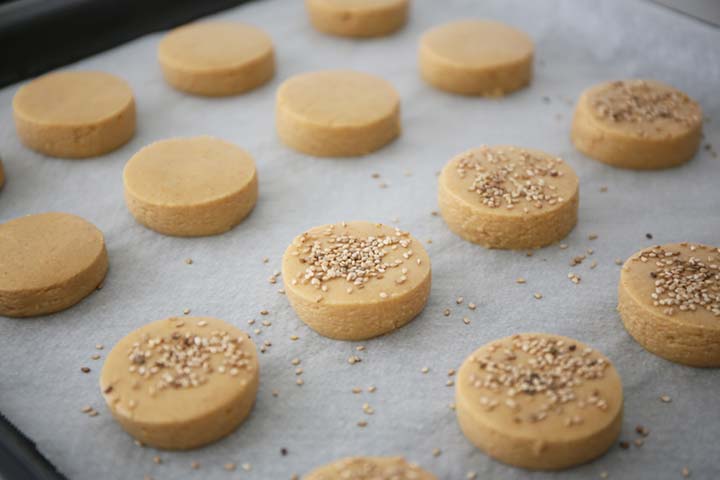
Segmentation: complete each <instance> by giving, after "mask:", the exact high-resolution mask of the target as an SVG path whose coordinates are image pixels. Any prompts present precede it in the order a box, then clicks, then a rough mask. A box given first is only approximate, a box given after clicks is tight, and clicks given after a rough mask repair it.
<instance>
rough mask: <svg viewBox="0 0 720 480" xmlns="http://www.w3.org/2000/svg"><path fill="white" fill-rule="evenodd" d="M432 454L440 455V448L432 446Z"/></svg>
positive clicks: (434, 455)
mask: <svg viewBox="0 0 720 480" xmlns="http://www.w3.org/2000/svg"><path fill="white" fill-rule="evenodd" d="M432 454H433V457H439V456H440V455H442V450H440V449H439V448H433V451H432Z"/></svg>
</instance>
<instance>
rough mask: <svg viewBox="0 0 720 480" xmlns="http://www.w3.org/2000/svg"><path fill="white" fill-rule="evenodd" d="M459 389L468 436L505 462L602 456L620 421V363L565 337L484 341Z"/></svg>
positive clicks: (564, 462)
mask: <svg viewBox="0 0 720 480" xmlns="http://www.w3.org/2000/svg"><path fill="white" fill-rule="evenodd" d="M455 394H456V412H457V417H458V422H459V423H460V428H461V429H462V431H463V433H464V434H465V436H466V437H467V438H468V440H470V441H471V442H472V443H473V444H475V445H476V446H477V447H478V448H480V449H481V450H483V451H485V453H487V454H488V455H490V456H491V457H493V458H495V459H497V460H500V461H501V462H504V463H507V464H509V465H514V466H518V467H523V468H529V469H533V470H559V469H563V468H568V467H572V466H574V465H579V464H581V463H585V462H588V461H590V460H592V459H594V458H596V457H599V456H600V455H602V454H603V453H605V451H607V450H608V449H609V448H610V447H611V446H612V445H613V443H614V442H615V440H616V438H617V437H618V435H619V434H620V429H621V426H622V412H623V391H622V384H621V382H620V377H619V376H618V373H617V371H616V370H615V367H613V366H612V364H611V363H610V360H608V359H607V358H606V357H605V356H603V355H602V354H600V353H599V352H597V351H594V350H593V349H591V348H588V347H587V346H586V345H583V344H582V343H580V342H578V341H576V340H573V339H571V338H567V337H561V336H559V335H548V334H541V333H528V334H519V335H513V336H511V337H506V338H503V339H500V340H495V341H493V342H490V343H488V344H486V345H484V346H482V347H480V348H479V349H478V350H476V351H475V352H474V353H473V354H472V355H470V356H469V357H468V358H467V359H466V360H465V361H464V362H463V364H462V367H460V370H459V372H458V379H457V383H456V391H455Z"/></svg>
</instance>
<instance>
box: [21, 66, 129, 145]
mask: <svg viewBox="0 0 720 480" xmlns="http://www.w3.org/2000/svg"><path fill="white" fill-rule="evenodd" d="M13 114H14V118H15V128H16V130H17V134H18V136H19V137H20V141H21V142H22V143H23V144H25V146H27V147H28V148H31V149H33V150H35V151H37V152H40V153H43V154H45V155H49V156H51V157H62V158H86V157H95V156H98V155H102V154H104V153H108V152H111V151H112V150H115V149H116V148H118V147H120V146H121V145H124V144H125V143H126V142H128V141H129V140H130V139H131V138H132V136H133V134H134V133H135V99H134V97H133V92H132V90H131V89H130V86H129V85H128V84H127V82H125V80H123V79H121V78H119V77H116V76H115V75H110V74H109V73H104V72H84V71H65V72H57V73H50V74H48V75H44V76H42V77H39V78H36V79H35V80H33V81H31V82H29V83H27V84H25V85H23V86H22V87H20V89H19V90H18V91H17V93H16V94H15V98H13Z"/></svg>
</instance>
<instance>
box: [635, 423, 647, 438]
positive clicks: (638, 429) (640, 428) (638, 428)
mask: <svg viewBox="0 0 720 480" xmlns="http://www.w3.org/2000/svg"><path fill="white" fill-rule="evenodd" d="M635 431H636V432H637V433H638V434H640V435H642V436H643V437H647V436H648V435H650V430H648V429H647V428H645V427H643V426H642V425H638V426H636V427H635Z"/></svg>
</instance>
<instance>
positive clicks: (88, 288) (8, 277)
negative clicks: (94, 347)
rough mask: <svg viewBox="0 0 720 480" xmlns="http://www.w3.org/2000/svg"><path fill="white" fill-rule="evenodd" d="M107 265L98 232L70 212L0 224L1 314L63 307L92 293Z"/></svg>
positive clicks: (36, 312)
mask: <svg viewBox="0 0 720 480" xmlns="http://www.w3.org/2000/svg"><path fill="white" fill-rule="evenodd" d="M107 270H108V257H107V251H106V250H105V240H104V238H103V234H102V232H100V230H98V229H97V228H96V227H95V226H94V225H93V224H91V223H90V222H88V221H86V220H84V219H82V218H80V217H77V216H75V215H70V214H68V213H42V214H37V215H28V216H26V217H20V218H16V219H14V220H10V221H9V222H6V223H3V224H2V225H0V315H4V316H7V317H32V316H36V315H45V314H48V313H54V312H59V311H61V310H65V309H66V308H69V307H71V306H73V305H75V304H76V303H78V302H79V301H80V300H82V299H83V298H85V297H86V296H88V295H90V294H91V293H92V292H94V291H95V290H96V289H97V287H98V285H100V283H102V281H103V279H104V278H105V274H106V273H107Z"/></svg>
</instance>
